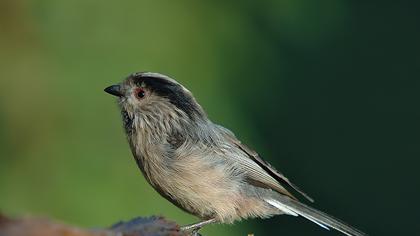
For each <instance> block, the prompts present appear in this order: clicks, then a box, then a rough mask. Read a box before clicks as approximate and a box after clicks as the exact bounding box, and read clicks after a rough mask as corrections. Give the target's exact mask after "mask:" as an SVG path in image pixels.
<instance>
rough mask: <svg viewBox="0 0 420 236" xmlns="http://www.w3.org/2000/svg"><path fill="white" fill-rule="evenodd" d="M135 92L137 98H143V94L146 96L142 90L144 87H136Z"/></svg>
mask: <svg viewBox="0 0 420 236" xmlns="http://www.w3.org/2000/svg"><path fill="white" fill-rule="evenodd" d="M135 94H136V98H137V99H142V98H144V96H146V91H144V89H142V88H138V89H136V92H135Z"/></svg>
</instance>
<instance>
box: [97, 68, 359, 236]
mask: <svg viewBox="0 0 420 236" xmlns="http://www.w3.org/2000/svg"><path fill="white" fill-rule="evenodd" d="M104 91H105V92H107V93H109V94H111V95H114V96H116V97H117V103H118V106H119V108H120V110H121V116H122V120H123V127H124V130H125V134H126V137H127V140H128V143H129V146H130V149H131V152H132V154H133V156H134V159H135V161H136V162H137V165H138V167H139V168H140V170H141V172H142V173H143V175H144V177H145V179H146V180H147V182H148V183H149V184H150V185H151V186H152V187H153V188H154V189H155V190H156V191H157V192H158V193H159V194H160V195H161V196H162V197H164V198H166V199H167V200H169V201H170V202H172V203H173V204H174V205H176V206H177V207H179V208H181V209H183V210H184V211H186V212H188V213H190V214H192V215H195V216H197V217H198V218H199V219H200V221H199V222H197V223H193V224H189V225H185V226H183V227H181V229H182V230H184V231H189V232H192V233H198V230H200V229H201V228H202V227H203V226H205V225H209V224H213V223H224V224H230V223H233V222H235V221H240V220H242V219H247V218H269V217H272V216H275V215H290V216H301V217H303V218H305V219H307V220H309V221H311V222H313V223H315V224H317V225H319V226H321V227H322V228H325V229H330V228H333V229H335V230H338V231H340V232H341V233H343V234H345V235H352V236H361V235H366V234H365V233H363V232H362V231H360V230H358V229H356V228H354V227H352V226H350V225H348V224H346V223H344V222H342V221H340V220H338V219H336V218H334V217H332V216H330V215H328V214H326V213H323V212H321V211H319V210H317V209H315V208H312V207H310V206H308V205H307V204H305V203H303V202H302V201H300V200H298V198H297V197H295V196H294V195H293V194H292V193H291V192H292V191H293V193H295V194H296V193H298V194H300V195H302V196H303V197H304V198H306V199H307V200H308V201H309V202H313V199H312V198H311V197H309V196H308V195H307V194H306V193H304V192H303V191H302V190H300V189H299V188H298V187H297V186H296V185H294V184H293V183H292V182H291V181H290V180H289V179H288V178H286V177H285V176H284V175H283V174H282V173H281V172H279V171H278V170H276V169H275V168H274V167H273V166H272V165H270V164H269V163H268V162H266V161H265V160H263V159H262V158H261V157H260V156H259V155H258V153H257V152H255V151H254V150H252V149H251V148H249V147H248V146H246V145H245V144H243V143H241V141H240V140H238V138H236V136H235V135H234V133H233V132H232V131H230V130H229V129H227V128H225V127H223V126H221V125H218V124H216V123H213V122H212V121H211V120H210V119H209V118H208V116H207V114H206V112H205V111H204V109H203V108H202V107H201V105H200V104H199V103H198V102H197V100H196V99H195V97H194V96H193V94H192V93H191V92H190V91H189V90H188V89H187V88H185V87H184V86H183V85H182V84H181V83H179V82H177V81H176V80H175V79H173V78H171V77H169V76H167V75H163V74H160V73H155V72H136V73H133V74H130V75H129V76H128V77H126V78H125V79H124V80H123V81H122V82H120V83H118V84H115V85H111V86H109V87H106V88H105V89H104ZM196 235H197V234H196Z"/></svg>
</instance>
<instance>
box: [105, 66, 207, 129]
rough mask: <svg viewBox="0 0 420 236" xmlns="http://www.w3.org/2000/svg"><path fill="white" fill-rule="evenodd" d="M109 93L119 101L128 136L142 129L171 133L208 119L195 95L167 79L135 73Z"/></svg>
mask: <svg viewBox="0 0 420 236" xmlns="http://www.w3.org/2000/svg"><path fill="white" fill-rule="evenodd" d="M105 92H107V93H109V94H112V95H114V96H117V97H118V102H119V105H120V108H121V112H122V115H123V120H124V125H125V128H126V132H127V133H132V132H133V129H138V128H140V129H149V130H153V131H154V132H159V131H161V132H168V131H170V130H171V129H173V128H174V127H176V126H177V125H178V126H179V125H181V123H185V122H187V123H193V122H196V121H198V120H203V119H206V115H205V113H204V111H203V109H202V108H201V106H200V105H199V104H198V103H197V102H196V100H195V99H194V97H193V95H192V94H191V92H190V91H188V90H187V89H186V88H185V87H184V86H182V85H181V84H180V83H178V82H177V81H175V80H174V79H172V78H170V77H168V76H166V75H162V74H158V73H152V72H138V73H134V74H132V75H130V76H128V77H127V78H126V79H125V80H124V81H123V82H121V83H119V84H116V85H112V86H109V87H107V88H105Z"/></svg>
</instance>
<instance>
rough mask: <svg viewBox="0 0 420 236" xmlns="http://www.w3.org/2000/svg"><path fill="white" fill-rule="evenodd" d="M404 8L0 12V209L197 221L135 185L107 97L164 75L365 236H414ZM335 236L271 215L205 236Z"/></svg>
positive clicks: (413, 111)
mask: <svg viewBox="0 0 420 236" xmlns="http://www.w3.org/2000/svg"><path fill="white" fill-rule="evenodd" d="M419 10H420V8H419V6H418V4H416V3H415V2H414V1H413V2H409V1H399V2H391V1H344V0H340V1H333V0H322V1H315V2H314V1H303V0H297V1H296V0H294V1H292V0H290V1H274V0H273V1H259V2H251V1H242V2H238V1H235V2H234V1H231V2H227V1H208V2H204V1H201V2H196V1H189V0H183V1H177V2H175V1H172V2H171V1H145V0H143V1H127V2H121V3H120V2H102V1H93V0H92V1H82V0H77V1H71V2H69V1H64V0H60V1H53V0H42V1H33V2H32V1H16V0H13V1H12V0H3V1H1V2H0V67H1V68H0V211H3V212H5V213H7V214H10V215H16V216H18V215H25V214H33V215H44V216H48V217H53V218H58V219H62V220H63V221H65V222H69V223H73V224H77V225H82V226H89V227H92V226H106V225H110V224H111V223H113V222H116V221H118V220H121V219H129V218H132V217H134V216H139V215H143V216H145V215H152V214H161V215H165V216H167V217H169V218H171V219H176V220H177V221H179V222H180V223H182V224H186V223H191V222H193V221H195V220H196V219H195V218H194V217H192V216H189V215H187V214H186V213H183V212H182V211H180V210H178V209H177V208H176V207H175V206H172V205H171V204H170V203H168V202H166V200H164V199H162V198H161V197H160V196H159V195H158V194H157V193H155V192H154V191H153V189H152V188H151V187H150V186H148V184H147V183H146V182H145V181H144V179H143V177H142V176H141V175H140V173H139V171H138V170H137V167H136V166H135V163H134V161H133V160H132V157H131V154H130V152H129V149H128V145H127V144H126V141H125V137H124V134H123V131H122V127H121V126H122V125H121V120H120V117H119V114H118V111H117V107H116V104H115V101H113V99H112V98H110V97H109V96H107V95H106V94H105V93H103V91H102V89H103V88H104V87H106V86H107V85H110V84H112V83H115V82H118V81H120V80H122V78H124V77H125V76H126V75H128V74H130V73H132V72H134V71H156V72H161V73H165V74H168V75H170V76H172V77H174V78H175V79H177V80H178V81H180V82H181V83H183V84H184V85H185V86H186V87H187V88H189V89H190V90H191V91H192V92H193V93H194V94H195V95H196V97H197V99H198V100H199V102H200V103H201V105H202V106H203V107H204V108H205V109H206V110H207V112H208V114H209V116H210V117H211V118H212V119H213V120H214V121H215V122H217V123H220V124H222V125H224V126H226V127H227V128H229V129H231V130H232V131H234V132H235V133H236V135H237V136H238V137H240V138H241V139H242V140H243V142H244V143H247V144H248V145H249V146H251V147H253V148H255V149H256V150H257V151H258V152H259V153H260V155H261V156H262V157H264V158H265V159H266V160H268V161H269V162H270V163H272V164H273V165H274V166H275V167H277V169H279V170H280V171H282V172H283V173H284V174H285V175H286V176H287V177H289V178H290V179H291V180H292V181H293V182H294V183H296V184H297V185H298V186H300V187H301V188H302V189H303V190H304V191H305V192H307V193H309V195H311V196H312V197H314V198H315V200H316V202H315V204H314V206H315V207H317V208H318V209H321V210H323V211H326V212H328V213H330V214H332V215H334V216H336V217H338V218H340V219H342V220H344V221H346V222H348V223H350V224H352V225H354V226H356V227H358V228H360V229H361V230H363V231H365V232H367V233H369V234H370V235H415V234H416V232H418V231H419V230H420V227H419V224H418V223H417V221H418V219H419V218H420V213H419V207H418V203H417V201H418V199H420V188H419V187H418V185H419V179H420V174H419V173H418V171H417V169H418V166H419V164H420V162H419V160H418V157H419V156H420V148H419V142H420V135H419V134H420V125H419V121H420V112H419V102H420V93H419V91H420V71H419V70H420V46H419V42H420V27H419V23H420V14H419ZM251 232H253V233H255V235H339V233H337V232H334V231H331V232H328V231H325V230H324V229H322V228H320V227H318V226H317V225H315V224H312V223H310V222H307V221H305V220H304V219H302V218H295V217H286V216H278V217H274V218H271V219H268V220H247V221H243V222H240V223H237V224H235V225H234V226H221V225H217V226H210V227H208V228H206V229H205V230H204V231H203V233H204V234H205V235H246V233H251Z"/></svg>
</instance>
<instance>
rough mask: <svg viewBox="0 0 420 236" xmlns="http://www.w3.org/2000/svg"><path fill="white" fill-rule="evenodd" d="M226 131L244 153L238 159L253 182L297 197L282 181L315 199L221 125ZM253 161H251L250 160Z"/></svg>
mask: <svg viewBox="0 0 420 236" xmlns="http://www.w3.org/2000/svg"><path fill="white" fill-rule="evenodd" d="M219 127H220V128H221V129H222V130H223V131H224V133H225V138H226V139H227V140H228V141H230V142H231V143H233V144H234V145H235V146H236V147H237V148H239V149H240V150H241V151H242V152H244V153H245V154H246V155H244V157H243V158H241V157H239V158H237V161H238V162H239V163H240V164H242V165H243V166H244V167H245V168H246V169H247V171H248V174H249V176H248V178H249V181H250V182H251V183H253V184H254V185H257V186H259V187H265V188H272V189H273V190H276V191H277V192H279V193H282V194H285V195H288V196H290V197H292V198H294V199H296V198H295V197H294V196H293V195H292V194H291V193H289V192H288V191H287V190H286V189H285V188H284V187H283V186H282V185H281V184H280V183H282V184H285V185H286V186H289V187H291V188H293V189H294V190H295V191H296V192H298V193H300V194H302V196H304V197H305V198H306V199H308V200H309V201H310V202H313V201H314V200H313V199H312V198H311V197H309V196H308V195H307V194H306V193H304V192H303V191H302V190H300V189H299V188H298V187H297V186H296V185H294V184H293V183H292V182H290V181H289V179H288V178H286V177H285V176H284V175H283V174H282V173H280V172H279V171H277V170H276V169H274V167H272V166H271V165H270V164H269V163H267V162H266V161H264V160H263V159H262V158H261V157H260V156H259V155H258V153H257V152H255V151H254V150H252V149H250V148H249V147H247V146H246V145H245V144H242V143H241V141H239V140H238V139H237V138H236V137H235V135H234V134H233V133H232V132H231V131H230V130H228V129H226V128H224V127H221V126H219ZM250 161H251V162H250Z"/></svg>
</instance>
